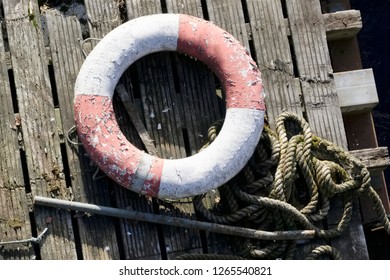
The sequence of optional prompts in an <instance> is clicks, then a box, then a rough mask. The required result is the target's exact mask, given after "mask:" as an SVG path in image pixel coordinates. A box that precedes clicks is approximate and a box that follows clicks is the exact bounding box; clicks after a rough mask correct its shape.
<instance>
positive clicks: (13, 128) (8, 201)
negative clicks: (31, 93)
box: [0, 34, 35, 260]
mask: <svg viewBox="0 0 390 280" xmlns="http://www.w3.org/2000/svg"><path fill="white" fill-rule="evenodd" d="M4 60H5V52H4V43H3V36H2V34H0V61H4ZM19 118H20V117H19V114H14V109H13V105H12V96H11V90H10V83H9V81H8V73H7V67H6V65H5V64H4V63H2V64H1V66H0V170H1V171H0V205H1V209H2V210H1V212H0V232H1V234H0V242H1V241H3V242H4V241H13V240H21V239H28V238H31V236H32V232H31V223H30V218H29V209H28V204H27V199H26V190H25V182H24V178H23V170H22V162H21V157H20V151H19V149H20V148H19V143H18V138H19V135H20V134H21V127H20V121H19ZM34 257H35V253H34V250H33V247H32V246H31V244H17V245H15V246H13V245H8V246H4V247H3V248H0V258H1V259H6V260H7V259H19V260H20V259H32V258H34Z"/></svg>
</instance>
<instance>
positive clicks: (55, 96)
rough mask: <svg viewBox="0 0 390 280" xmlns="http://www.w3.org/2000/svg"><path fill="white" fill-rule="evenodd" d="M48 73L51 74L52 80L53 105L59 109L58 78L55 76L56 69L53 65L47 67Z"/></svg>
mask: <svg viewBox="0 0 390 280" xmlns="http://www.w3.org/2000/svg"><path fill="white" fill-rule="evenodd" d="M47 69H48V72H49V79H50V86H51V95H52V97H53V105H54V108H58V107H59V102H58V92H57V86H56V78H55V75H54V67H53V65H52V64H49V65H48V66H47Z"/></svg>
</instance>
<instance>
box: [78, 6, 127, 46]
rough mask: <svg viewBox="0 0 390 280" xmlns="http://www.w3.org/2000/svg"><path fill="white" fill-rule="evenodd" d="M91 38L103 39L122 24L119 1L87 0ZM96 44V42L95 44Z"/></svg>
mask: <svg viewBox="0 0 390 280" xmlns="http://www.w3.org/2000/svg"><path fill="white" fill-rule="evenodd" d="M84 4H85V8H86V10H87V16H88V27H89V31H90V36H91V37H93V38H103V37H104V35H106V34H107V33H108V32H110V31H111V30H112V29H114V28H115V27H117V26H119V25H120V24H121V23H122V19H121V15H120V12H119V6H120V5H122V1H117V0H85V1H84ZM95 43H96V42H95Z"/></svg>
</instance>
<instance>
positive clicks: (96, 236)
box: [46, 11, 119, 259]
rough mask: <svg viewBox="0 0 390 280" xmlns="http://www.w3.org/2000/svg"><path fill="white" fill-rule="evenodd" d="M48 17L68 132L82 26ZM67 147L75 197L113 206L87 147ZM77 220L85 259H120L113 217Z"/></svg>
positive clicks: (72, 20) (69, 19) (73, 19)
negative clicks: (87, 151) (89, 156)
mask: <svg viewBox="0 0 390 280" xmlns="http://www.w3.org/2000/svg"><path fill="white" fill-rule="evenodd" d="M46 20H47V25H48V32H49V36H50V47H51V50H52V63H53V68H54V74H55V80H56V86H57V92H58V99H59V105H60V113H61V119H62V127H63V129H64V133H65V134H67V131H69V130H70V129H71V127H72V126H73V125H74V121H73V119H74V118H73V97H74V90H73V88H74V83H75V80H76V77H77V74H78V71H79V69H80V67H81V65H82V62H83V60H84V58H83V54H82V52H81V48H80V39H81V38H82V35H81V28H80V24H79V22H78V20H77V18H76V17H64V16H62V15H61V14H59V13H56V12H55V11H53V12H48V13H47V14H46ZM66 150H67V158H68V166H69V171H70V174H71V176H70V178H71V180H72V181H71V184H72V189H73V190H74V192H73V195H74V198H75V199H76V200H77V201H82V202H91V203H99V204H101V205H111V203H110V188H109V186H108V182H107V180H98V181H96V180H93V179H92V177H93V174H94V172H95V170H96V166H91V162H90V160H89V158H88V157H86V155H85V151H84V149H83V148H82V147H77V146H74V145H73V144H71V143H70V142H68V141H66ZM77 222H78V227H79V234H80V241H81V248H82V254H83V256H82V257H83V259H118V258H119V250H118V246H117V243H118V242H117V239H116V236H115V234H113V232H115V225H114V223H113V220H112V219H108V218H106V217H105V218H104V217H95V216H94V217H88V216H80V217H79V218H77ZM102 225H104V226H102ZM107 248H110V249H109V250H108V249H107Z"/></svg>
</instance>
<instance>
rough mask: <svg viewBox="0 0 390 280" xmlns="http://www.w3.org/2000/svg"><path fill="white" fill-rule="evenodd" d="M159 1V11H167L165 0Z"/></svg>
mask: <svg viewBox="0 0 390 280" xmlns="http://www.w3.org/2000/svg"><path fill="white" fill-rule="evenodd" d="M160 3H161V12H162V13H164V14H166V13H168V7H167V3H166V2H165V0H161V1H160Z"/></svg>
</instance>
